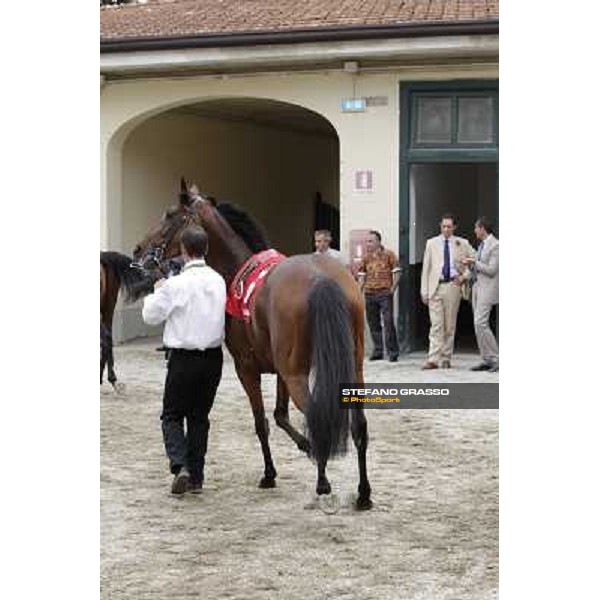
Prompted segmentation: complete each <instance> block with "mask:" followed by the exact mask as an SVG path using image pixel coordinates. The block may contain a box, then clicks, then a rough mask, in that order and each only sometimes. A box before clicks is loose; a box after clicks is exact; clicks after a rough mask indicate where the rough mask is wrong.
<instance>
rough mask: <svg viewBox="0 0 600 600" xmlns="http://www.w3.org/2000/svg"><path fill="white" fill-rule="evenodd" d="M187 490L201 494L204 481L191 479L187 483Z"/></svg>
mask: <svg viewBox="0 0 600 600" xmlns="http://www.w3.org/2000/svg"><path fill="white" fill-rule="evenodd" d="M187 491H188V492H189V493H190V494H200V493H201V492H202V481H195V480H193V479H190V480H189V481H188V484H187Z"/></svg>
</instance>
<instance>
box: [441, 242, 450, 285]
mask: <svg viewBox="0 0 600 600" xmlns="http://www.w3.org/2000/svg"><path fill="white" fill-rule="evenodd" d="M442 277H443V278H444V281H448V280H449V279H450V240H444V268H443V269H442Z"/></svg>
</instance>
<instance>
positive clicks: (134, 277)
mask: <svg viewBox="0 0 600 600" xmlns="http://www.w3.org/2000/svg"><path fill="white" fill-rule="evenodd" d="M132 261H133V259H132V258H129V256H126V255H125V254H121V253H120V252H102V251H101V252H100V262H101V263H102V264H103V265H104V266H105V267H106V268H107V269H110V270H111V271H112V272H113V273H114V274H115V277H116V278H117V281H118V282H119V287H120V288H121V289H122V290H124V291H125V294H126V296H125V300H126V301H127V302H133V301H134V300H137V299H138V298H139V297H140V296H142V295H143V294H147V293H148V290H146V289H144V286H142V285H140V284H142V282H145V280H146V276H145V275H144V273H143V272H142V271H140V270H139V269H135V268H133V267H132V266H131V263H132Z"/></svg>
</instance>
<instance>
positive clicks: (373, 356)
mask: <svg viewBox="0 0 600 600" xmlns="http://www.w3.org/2000/svg"><path fill="white" fill-rule="evenodd" d="M369 360H383V354H377V352H373V354H371V356H370V357H369Z"/></svg>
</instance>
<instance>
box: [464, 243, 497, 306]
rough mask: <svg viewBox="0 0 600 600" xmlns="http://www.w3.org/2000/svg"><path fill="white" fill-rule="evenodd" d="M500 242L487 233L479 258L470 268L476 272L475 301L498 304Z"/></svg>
mask: <svg viewBox="0 0 600 600" xmlns="http://www.w3.org/2000/svg"><path fill="white" fill-rule="evenodd" d="M499 256H500V242H498V240H497V239H496V238H495V237H494V236H493V235H492V234H490V235H488V237H487V238H486V240H485V243H484V245H483V250H482V252H481V258H480V259H479V260H478V261H476V262H475V264H474V265H473V266H472V267H471V269H472V270H473V271H474V272H475V273H476V274H477V280H476V281H475V285H474V287H475V286H477V302H489V303H490V304H498V302H499V289H500V267H499V260H500V259H499Z"/></svg>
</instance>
